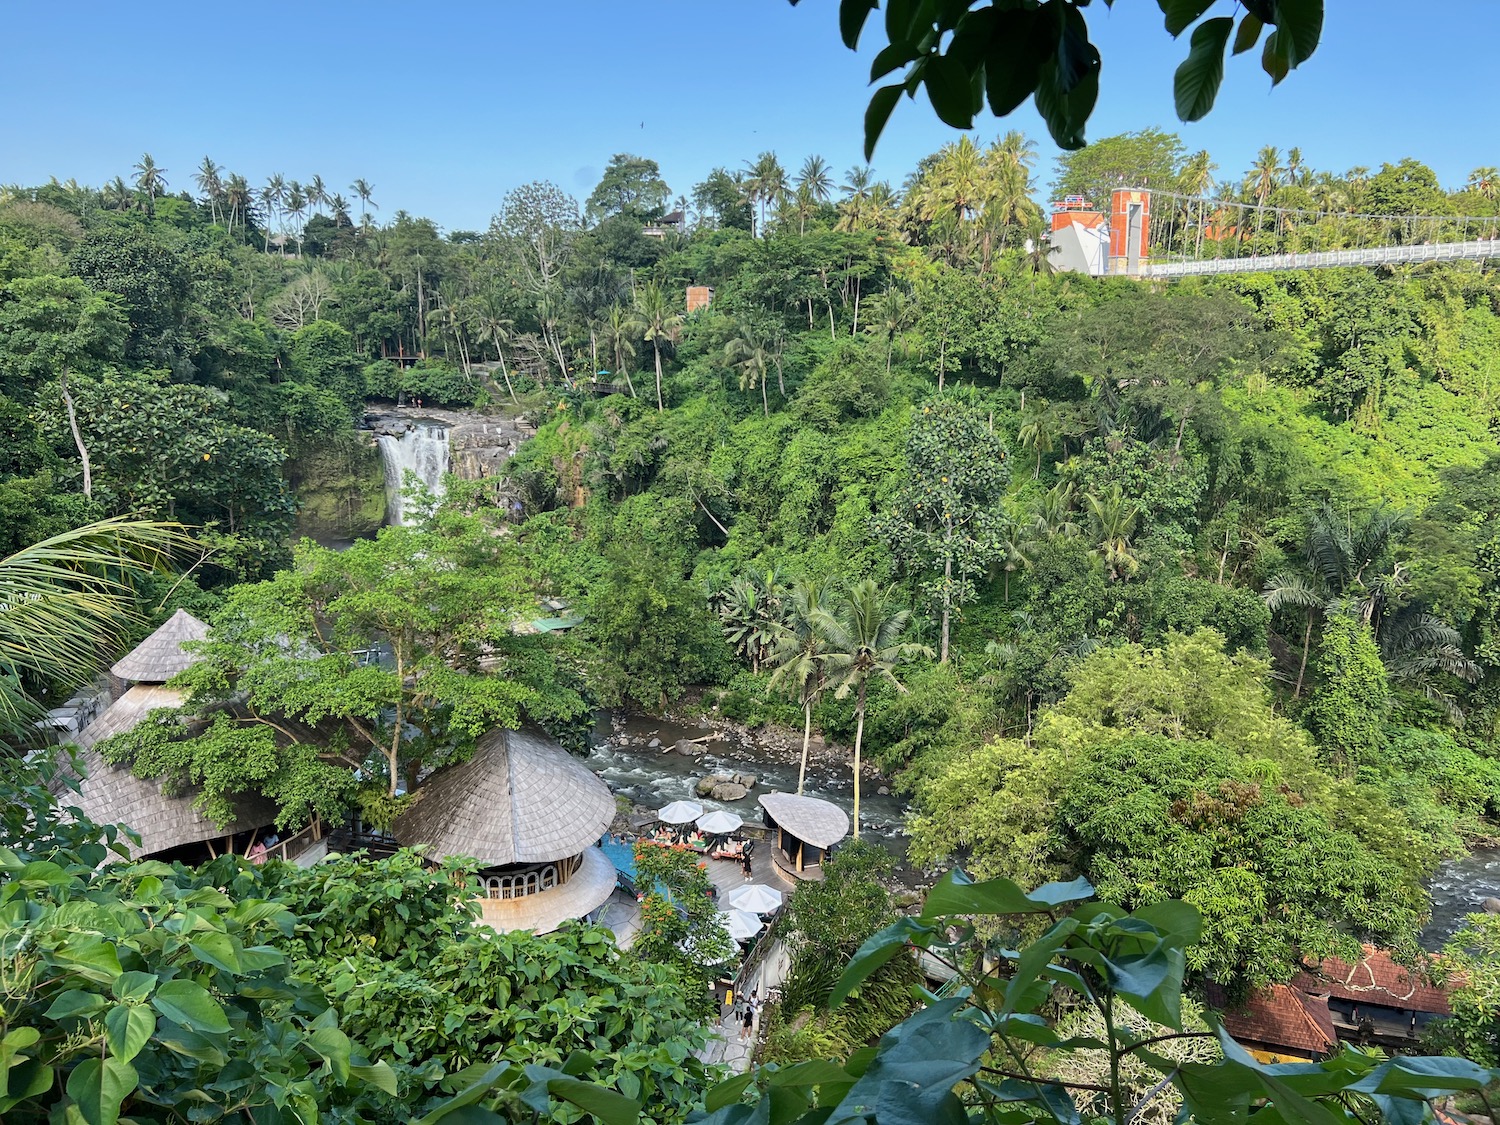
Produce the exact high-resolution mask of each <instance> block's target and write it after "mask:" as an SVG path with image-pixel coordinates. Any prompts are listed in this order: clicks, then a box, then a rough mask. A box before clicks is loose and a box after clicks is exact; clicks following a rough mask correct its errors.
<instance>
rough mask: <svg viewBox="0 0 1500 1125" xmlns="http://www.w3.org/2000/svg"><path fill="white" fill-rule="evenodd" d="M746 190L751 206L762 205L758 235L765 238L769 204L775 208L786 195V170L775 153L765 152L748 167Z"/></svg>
mask: <svg viewBox="0 0 1500 1125" xmlns="http://www.w3.org/2000/svg"><path fill="white" fill-rule="evenodd" d="M744 189H745V199H746V201H747V202H749V204H750V206H752V207H754V206H755V205H756V204H759V205H760V229H759V232H758V233H759V234H760V236H761V237H762V238H764V237H765V235H766V206H767V205H768V204H769V205H771V206H775V205H776V204H778V203H780V202H781V198H782V196H784V195H785V194H786V169H785V168H783V167H782V166H781V161H779V160H777V159H776V154H775V153H774V152H763V153H761V154H760V155H759V156H757V157H756V158H755V162H754V163H753V164H749V165H747V166H746V175H745V183H744Z"/></svg>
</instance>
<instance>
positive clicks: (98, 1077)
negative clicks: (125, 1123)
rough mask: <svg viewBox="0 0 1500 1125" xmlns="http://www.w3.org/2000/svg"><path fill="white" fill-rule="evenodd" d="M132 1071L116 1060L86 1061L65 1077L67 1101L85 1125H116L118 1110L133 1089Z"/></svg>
mask: <svg viewBox="0 0 1500 1125" xmlns="http://www.w3.org/2000/svg"><path fill="white" fill-rule="evenodd" d="M137 1081H138V1078H137V1076H136V1072H135V1067H133V1066H131V1065H130V1064H129V1063H128V1062H122V1061H121V1060H120V1059H116V1058H105V1059H100V1058H87V1059H84V1060H83V1061H82V1062H81V1063H79V1064H78V1065H77V1066H75V1067H74V1068H73V1073H72V1074H70V1075H68V1097H70V1098H72V1099H73V1101H74V1103H75V1104H76V1105H77V1106H78V1110H79V1112H80V1113H81V1114H82V1115H83V1119H84V1120H85V1121H86V1122H88V1125H115V1122H116V1121H118V1120H119V1118H120V1106H121V1105H123V1104H124V1102H125V1099H126V1098H128V1097H129V1096H130V1092H131V1091H132V1090H134V1089H135V1086H136V1082H137Z"/></svg>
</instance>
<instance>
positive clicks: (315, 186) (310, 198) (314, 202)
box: [304, 173, 329, 215]
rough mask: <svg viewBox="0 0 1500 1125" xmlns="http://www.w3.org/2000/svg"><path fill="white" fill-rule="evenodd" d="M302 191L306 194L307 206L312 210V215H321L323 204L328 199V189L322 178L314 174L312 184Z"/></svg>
mask: <svg viewBox="0 0 1500 1125" xmlns="http://www.w3.org/2000/svg"><path fill="white" fill-rule="evenodd" d="M304 190H305V191H306V193H307V205H308V206H309V207H311V208H312V211H313V214H315V215H320V214H322V208H323V204H325V203H327V202H328V199H329V196H328V188H327V187H326V186H324V184H323V177H322V176H319V175H318V174H317V173H314V174H313V178H312V182H311V183H309V184H308V185H307V187H306V188H305V189H304Z"/></svg>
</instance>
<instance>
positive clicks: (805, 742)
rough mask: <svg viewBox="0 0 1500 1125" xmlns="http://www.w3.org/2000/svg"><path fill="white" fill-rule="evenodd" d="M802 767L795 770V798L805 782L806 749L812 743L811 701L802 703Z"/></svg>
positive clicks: (808, 699) (806, 700)
mask: <svg viewBox="0 0 1500 1125" xmlns="http://www.w3.org/2000/svg"><path fill="white" fill-rule="evenodd" d="M802 714H803V716H804V718H803V721H802V765H801V767H800V768H798V770H797V796H799V797H800V796H802V786H803V783H804V782H805V781H806V780H807V748H808V746H809V745H811V743H812V699H811V697H809V698H807V699H805V700H803V701H802Z"/></svg>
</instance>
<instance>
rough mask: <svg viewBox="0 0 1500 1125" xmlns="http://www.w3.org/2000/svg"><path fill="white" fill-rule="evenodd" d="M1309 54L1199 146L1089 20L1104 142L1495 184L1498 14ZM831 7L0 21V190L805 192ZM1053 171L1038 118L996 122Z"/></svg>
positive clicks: (1412, 23)
mask: <svg viewBox="0 0 1500 1125" xmlns="http://www.w3.org/2000/svg"><path fill="white" fill-rule="evenodd" d="M1328 6H1329V15H1328V21H1327V26H1326V27H1325V31H1324V42H1323V45H1322V47H1321V48H1320V49H1319V51H1318V53H1317V55H1316V56H1315V57H1314V58H1313V59H1312V60H1310V61H1309V62H1308V63H1307V64H1305V65H1304V67H1303V69H1302V70H1300V71H1297V72H1294V73H1293V74H1292V75H1291V76H1290V77H1289V78H1288V79H1287V81H1286V82H1284V83H1283V84H1282V85H1281V86H1280V87H1279V88H1277V89H1276V90H1274V91H1273V90H1271V88H1270V82H1269V80H1268V79H1267V78H1266V77H1265V76H1264V75H1263V74H1262V73H1261V72H1260V70H1259V67H1258V65H1257V60H1256V57H1255V56H1254V55H1247V56H1244V57H1241V58H1239V59H1235V60H1232V63H1231V66H1230V68H1229V74H1228V76H1227V79H1226V83H1225V88H1224V90H1223V91H1222V92H1221V94H1220V97H1219V102H1218V106H1217V107H1216V108H1215V110H1214V112H1213V113H1212V114H1211V115H1210V116H1209V118H1208V119H1207V120H1206V121H1203V122H1201V123H1199V124H1197V125H1192V126H1185V125H1181V124H1180V123H1178V122H1177V121H1176V117H1175V114H1174V113H1173V110H1172V92H1171V77H1172V70H1173V68H1174V67H1175V66H1176V65H1177V63H1178V62H1179V61H1180V59H1181V57H1182V56H1183V55H1184V54H1185V53H1186V43H1185V42H1179V43H1174V42H1172V41H1171V40H1169V39H1168V38H1167V36H1166V34H1165V32H1164V31H1163V30H1162V26H1161V16H1160V13H1159V12H1158V10H1157V7H1156V5H1155V4H1154V3H1152V2H1151V0H1119V2H1118V3H1117V5H1116V8H1115V10H1114V11H1113V12H1112V13H1111V12H1109V11H1107V10H1106V9H1105V8H1104V7H1103V5H1102V4H1095V5H1094V6H1093V7H1091V8H1090V9H1089V10H1088V18H1089V21H1090V23H1091V25H1092V26H1093V28H1094V32H1093V34H1094V37H1095V39H1096V41H1097V42H1098V43H1099V44H1100V47H1101V49H1102V51H1103V53H1104V78H1103V83H1102V87H1103V88H1102V94H1101V97H1100V106H1099V109H1098V111H1097V112H1096V114H1095V117H1094V119H1093V122H1092V124H1091V127H1090V136H1092V137H1100V136H1106V135H1108V134H1111V133H1116V132H1123V131H1127V130H1131V129H1139V128H1143V127H1146V126H1160V127H1163V128H1167V129H1177V130H1178V131H1180V132H1181V133H1182V135H1183V138H1184V140H1185V142H1186V143H1187V145H1188V146H1189V147H1190V148H1194V149H1196V148H1207V149H1209V150H1210V151H1211V152H1212V153H1213V154H1214V156H1215V158H1216V160H1217V161H1218V163H1219V166H1220V173H1219V174H1220V175H1221V176H1227V175H1230V174H1233V175H1236V176H1237V175H1238V174H1239V173H1240V172H1241V171H1243V169H1245V168H1246V167H1247V166H1248V165H1249V163H1250V161H1251V160H1252V159H1253V157H1254V154H1255V151H1256V149H1257V148H1259V147H1260V146H1261V145H1264V144H1277V145H1279V146H1280V147H1281V148H1282V149H1283V150H1284V149H1285V148H1287V147H1289V146H1291V145H1300V146H1301V147H1302V149H1303V152H1304V154H1305V157H1306V159H1307V160H1308V161H1309V162H1310V163H1311V164H1312V165H1313V166H1315V167H1318V168H1331V169H1334V170H1340V171H1341V170H1343V169H1345V168H1347V167H1349V166H1351V165H1355V164H1366V165H1371V166H1376V167H1378V166H1379V165H1380V164H1381V163H1382V162H1383V161H1388V160H1389V161H1394V160H1397V159H1399V158H1400V157H1403V156H1415V157H1417V158H1418V159H1421V160H1423V161H1425V162H1427V163H1428V164H1430V165H1432V166H1433V167H1434V168H1435V169H1436V170H1437V172H1438V175H1439V177H1440V178H1441V180H1442V181H1443V183H1444V185H1445V186H1450V187H1451V186H1458V185H1459V184H1461V183H1462V181H1463V180H1464V179H1465V178H1466V177H1467V174H1468V172H1469V170H1470V169H1471V168H1473V167H1475V166H1478V165H1490V164H1493V165H1500V129H1497V127H1496V121H1497V119H1500V113H1497V111H1500V86H1497V84H1496V82H1495V78H1494V61H1493V60H1494V58H1495V56H1496V52H1497V51H1500V0H1424V2H1423V3H1420V4H1414V3H1412V2H1411V0H1329V4H1328ZM836 13H837V5H836V3H835V2H834V0H803V3H802V4H801V6H800V7H797V8H795V9H794V8H792V7H790V6H789V5H788V4H787V3H786V0H697V2H690V0H659V2H649V0H639V2H634V3H631V2H618V0H616V2H599V0H587V2H586V0H553V2H551V3H531V2H526V0H426V2H425V3H420V4H418V3H409V2H408V3H396V2H394V0H365V2H361V3H343V2H321V3H308V4H285V5H264V4H251V5H229V6H222V5H213V4H204V3H182V2H180V0H155V2H153V3H151V4H148V5H139V4H135V5H132V4H120V3H105V2H102V0H85V2H83V3H72V4H60V3H50V4H49V3H23V2H20V0H12V2H10V3H5V4H0V41H3V42H4V43H5V44H6V46H7V51H6V60H5V65H4V66H3V67H0V106H4V107H5V108H4V111H3V112H0V182H6V183H17V182H19V183H38V182H45V181H46V179H47V178H49V177H50V176H56V177H58V178H59V179H62V180H66V179H68V178H70V177H73V178H76V179H78V180H79V181H81V182H84V183H92V184H100V183H103V182H105V181H106V180H108V179H111V178H112V177H114V176H115V175H125V176H126V177H127V178H128V177H129V175H130V167H131V165H132V164H133V163H134V162H135V161H136V160H138V159H139V157H140V155H141V154H142V153H143V152H147V151H149V152H150V153H151V154H152V155H153V156H154V157H155V158H156V160H157V162H158V163H159V164H161V165H163V166H164V167H166V168H167V169H168V175H167V179H168V183H169V186H170V187H171V189H172V190H174V191H175V190H181V189H182V188H185V187H187V188H190V187H191V175H192V171H193V168H194V167H195V166H196V165H197V164H198V162H199V161H200V160H201V159H202V157H203V156H204V154H205V153H207V154H210V155H212V156H213V157H214V159H215V160H216V161H218V162H219V163H220V164H223V165H226V166H227V167H228V168H229V169H231V170H233V171H238V172H242V173H243V174H245V175H246V176H248V177H249V179H250V181H251V183H252V184H255V185H259V184H261V183H263V182H264V181H265V178H266V177H267V176H268V175H269V174H271V173H273V172H280V173H282V174H284V175H285V176H287V177H289V178H295V179H301V180H306V179H309V178H310V177H311V176H312V175H313V173H319V174H321V175H322V176H323V178H324V180H325V181H326V182H327V183H328V184H330V185H331V186H333V187H334V188H336V189H338V190H343V191H344V193H345V194H346V195H350V196H351V198H352V193H350V192H348V190H347V186H348V184H349V183H350V182H351V180H353V179H354V178H355V177H357V176H363V177H365V178H366V179H368V180H370V181H371V182H372V183H373V184H374V185H375V200H376V202H377V203H379V204H380V210H379V212H377V218H384V217H388V216H389V215H391V214H392V213H393V212H394V211H395V210H397V209H398V208H405V209H406V210H408V211H411V212H413V213H417V214H425V215H429V216H431V217H432V218H434V219H436V220H437V221H438V222H439V223H441V224H442V225H443V226H444V227H445V228H447V229H450V230H452V229H479V228H483V227H484V226H486V225H487V224H488V221H489V217H490V215H491V214H492V213H493V212H494V210H495V208H496V204H497V202H498V201H499V199H500V197H501V196H502V195H504V193H505V192H506V191H507V190H509V189H510V188H512V187H515V186H516V185H517V184H520V183H524V182H526V181H528V180H535V179H550V180H553V181H555V182H557V183H558V184H560V185H562V186H563V187H564V188H566V189H567V190H569V191H571V192H573V193H574V194H576V195H578V196H579V197H580V199H582V198H583V197H585V196H586V195H587V194H588V192H589V191H590V190H591V189H592V187H593V185H594V183H595V182H596V180H597V178H598V175H599V171H600V170H601V169H602V168H603V166H604V164H605V162H606V161H607V160H608V159H609V156H610V154H611V153H614V152H633V153H638V154H640V155H643V156H649V157H652V158H654V159H656V160H657V161H659V162H660V164H661V167H662V171H663V174H664V175H665V177H666V179H667V182H668V183H669V184H670V185H671V187H672V189H673V191H674V193H687V192H690V191H691V189H692V186H693V184H694V183H696V182H697V181H699V180H700V179H702V177H703V175H704V173H706V172H707V171H708V170H709V169H710V168H712V167H713V166H714V165H716V164H724V165H727V166H729V167H739V166H742V165H743V164H744V163H745V162H746V161H747V160H749V159H751V158H753V157H754V156H755V154H756V153H757V152H759V151H761V150H763V149H767V148H770V149H774V150H775V151H776V152H777V153H778V154H779V155H780V156H781V158H782V161H783V163H785V164H787V165H788V166H790V167H792V168H793V169H795V167H796V165H798V164H800V163H801V160H802V158H803V157H804V156H806V155H807V154H808V153H812V152H816V153H820V154H822V155H823V156H825V157H826V158H828V160H829V161H830V162H831V163H832V164H833V166H834V168H835V170H836V171H838V172H840V173H842V171H843V170H844V169H846V168H848V167H849V166H850V165H852V164H855V163H857V162H858V161H859V158H860V143H861V119H862V113H863V110H864V105H865V101H866V99H867V97H868V91H867V88H866V85H865V82H866V78H867V74H868V70H867V68H868V62H867V59H868V54H869V52H861V55H862V56H864V57H860V56H856V55H854V54H851V53H850V52H849V51H847V50H845V49H844V47H843V46H842V44H841V43H840V42H839V39H838V31H837V15H836ZM1012 125H1013V126H1014V127H1019V128H1022V129H1025V130H1026V131H1027V132H1028V133H1030V134H1031V135H1032V136H1033V137H1035V138H1037V140H1038V147H1039V148H1040V150H1041V154H1042V159H1041V161H1040V162H1039V169H1038V170H1039V172H1040V181H1041V184H1042V187H1043V188H1044V189H1045V186H1046V185H1047V184H1048V183H1049V182H1050V180H1051V172H1052V157H1053V156H1054V155H1055V150H1054V149H1053V148H1052V146H1051V144H1050V143H1049V142H1047V141H1046V132H1045V130H1044V129H1043V128H1042V125H1041V122H1040V120H1039V119H1038V118H1037V117H1036V115H1035V114H1034V113H1033V112H1032V111H1031V110H1030V108H1029V106H1028V107H1027V108H1026V109H1025V110H1023V111H1022V112H1020V113H1017V114H1016V115H1014V116H1013V118H1012V119H1011V122H1009V123H1004V122H995V121H994V120H993V119H988V118H987V119H985V120H984V121H983V122H982V123H981V129H980V135H981V136H983V137H986V138H988V137H990V136H993V135H994V134H996V133H998V132H999V131H1001V130H1003V129H1005V128H1007V127H1011V126H1012ZM952 136H953V134H952V132H951V131H950V130H948V129H947V128H946V127H944V126H943V125H942V124H941V123H939V122H938V121H937V119H936V118H935V117H934V116H933V114H932V110H931V107H930V106H928V105H927V104H926V103H925V100H923V101H919V102H908V101H903V102H902V103H901V105H900V106H899V107H898V108H897V111H896V115H895V117H894V119H893V121H892V123H891V126H890V127H889V129H888V130H887V134H886V137H885V139H884V140H883V142H882V143H881V146H880V148H879V149H878V150H877V152H876V154H875V161H874V163H875V168H876V171H877V173H878V174H880V175H881V176H884V177H886V178H889V179H891V180H892V181H893V182H895V183H897V184H899V182H900V180H901V178H902V177H903V176H904V175H905V174H906V172H907V171H908V170H909V169H910V168H911V167H912V165H913V164H914V163H915V162H916V160H917V159H918V158H919V157H921V156H922V155H923V154H925V153H927V152H930V151H932V150H933V149H935V148H937V147H938V146H939V145H940V144H942V143H943V142H944V141H945V140H947V139H950V138H951V137H952Z"/></svg>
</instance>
